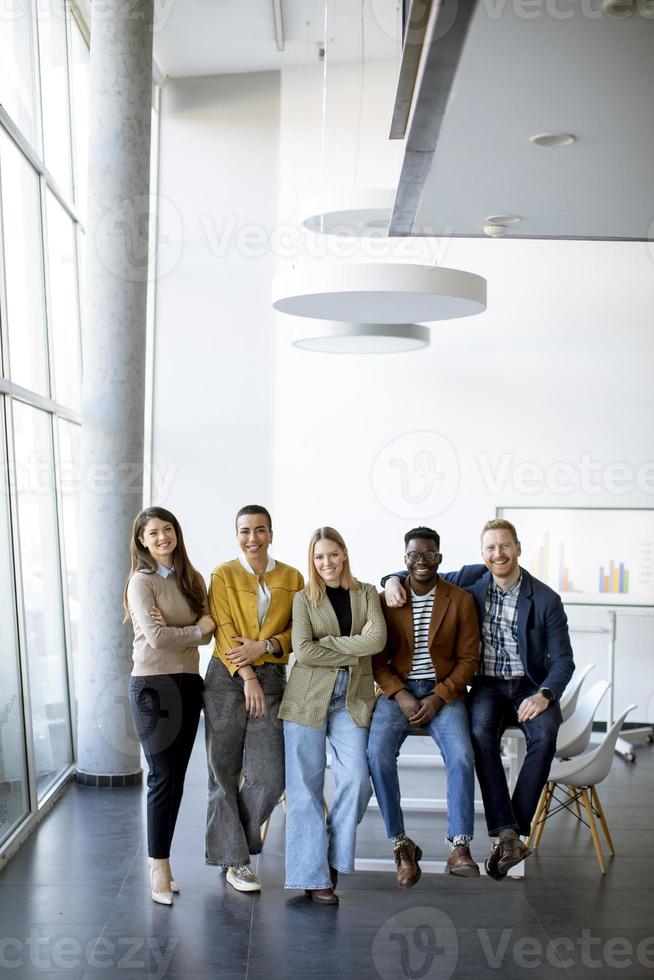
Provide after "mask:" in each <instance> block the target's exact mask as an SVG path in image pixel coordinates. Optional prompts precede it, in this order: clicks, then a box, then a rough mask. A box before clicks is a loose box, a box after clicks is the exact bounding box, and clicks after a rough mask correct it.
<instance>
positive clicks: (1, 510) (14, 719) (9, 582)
mask: <svg viewBox="0 0 654 980" xmlns="http://www.w3.org/2000/svg"><path fill="white" fill-rule="evenodd" d="M0 433H1V434H2V437H3V438H2V440H1V444H0V463H1V465H0V595H1V596H2V616H0V672H1V674H2V684H1V685H0V844H2V842H3V841H5V840H6V839H7V837H9V835H10V834H11V833H12V831H13V830H14V829H15V828H16V826H17V825H18V824H19V823H20V822H21V820H23V818H24V817H25V816H27V813H28V811H29V796H28V791H27V764H26V756H25V728H24V724H23V699H22V690H21V682H20V671H19V666H18V642H17V636H16V594H15V591H14V575H13V565H12V561H11V556H12V549H11V534H10V529H9V513H8V510H9V508H8V506H7V502H8V481H7V460H6V456H5V452H4V399H0Z"/></svg>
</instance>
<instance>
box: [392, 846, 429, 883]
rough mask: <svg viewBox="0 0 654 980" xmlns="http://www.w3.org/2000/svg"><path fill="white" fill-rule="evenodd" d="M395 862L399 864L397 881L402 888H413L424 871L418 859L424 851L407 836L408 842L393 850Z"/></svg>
mask: <svg viewBox="0 0 654 980" xmlns="http://www.w3.org/2000/svg"><path fill="white" fill-rule="evenodd" d="M393 856H394V857H395V864H396V866H397V883H398V886H399V887H400V888H412V887H413V886H414V885H415V884H416V882H417V881H418V879H419V878H420V875H421V874H422V871H421V870H420V865H419V864H418V861H419V860H420V858H421V857H422V851H421V850H420V848H419V847H418V845H417V844H414V842H413V841H412V840H409V838H408V837H407V840H406V844H400V846H399V847H396V848H395V850H394V851H393Z"/></svg>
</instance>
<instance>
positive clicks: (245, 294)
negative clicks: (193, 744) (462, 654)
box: [154, 63, 654, 719]
mask: <svg viewBox="0 0 654 980" xmlns="http://www.w3.org/2000/svg"><path fill="white" fill-rule="evenodd" d="M331 71H332V76H331V78H332V82H334V87H333V89H330V93H332V96H333V97H332V101H331V102H330V104H329V105H328V115H327V126H326V135H327V141H326V143H327V152H326V154H325V156H324V162H323V156H322V152H321V128H322V127H321V87H322V77H321V71H320V67H319V66H316V67H315V68H302V69H290V70H288V71H284V72H282V74H281V86H280V76H279V75H277V74H274V73H268V74H260V75H238V76H223V77H221V78H211V79H194V80H192V81H191V80H185V81H183V82H172V83H168V85H167V86H166V89H165V90H164V101H163V106H162V145H161V193H162V195H163V196H164V197H165V198H167V199H169V200H171V201H172V202H173V204H174V205H175V207H176V209H177V211H178V212H179V214H180V216H181V223H182V225H183V235H184V247H183V249H182V250H181V257H180V258H179V261H178V262H177V264H176V265H175V266H174V268H173V269H172V271H171V272H169V273H168V274H166V275H165V276H164V277H163V278H162V279H161V280H160V282H159V284H158V311H157V337H156V359H155V427H154V428H155V454H154V462H155V465H156V466H157V468H158V471H159V473H162V472H163V474H164V476H165V475H166V467H167V466H168V465H169V464H172V465H173V467H175V468H174V471H173V477H174V479H173V482H172V485H171V486H170V487H169V488H167V489H166V491H165V493H164V494H163V495H162V497H161V498H160V502H162V503H165V504H167V505H168V506H170V507H171V508H172V509H174V510H176V511H177V512H178V514H179V516H180V519H181V520H182V522H183V525H184V528H185V531H186V534H187V537H188V539H189V548H190V552H191V555H192V557H193V560H194V561H195V562H196V563H197V564H198V566H199V567H200V568H201V569H202V570H203V571H204V572H205V573H206V572H208V571H209V570H210V569H211V568H212V567H213V565H215V564H216V562H218V561H222V560H225V559H226V558H228V557H229V556H230V555H231V554H232V553H233V551H234V545H233V537H232V526H231V521H232V517H233V514H234V512H235V510H236V509H237V508H238V506H240V505H241V504H242V503H244V502H248V501H250V500H259V501H260V502H262V503H264V504H270V505H271V509H272V511H273V517H274V523H275V535H276V538H275V546H276V547H275V553H276V554H277V555H278V556H279V557H280V558H282V559H283V560H285V561H289V562H291V563H294V564H296V565H298V567H300V568H301V569H302V570H303V571H304V570H305V562H306V557H305V549H306V542H307V540H308V537H309V535H310V533H311V531H312V530H313V529H314V528H315V527H316V526H317V525H318V524H324V523H330V524H333V525H335V526H336V527H337V528H339V529H340V530H341V531H342V532H343V533H344V535H345V537H346V539H347V540H348V542H349V546H350V551H351V555H352V560H353V567H354V569H355V572H356V573H357V574H358V575H360V576H361V577H362V578H364V579H367V580H368V581H373V582H376V581H377V580H378V578H379V576H380V575H381V574H382V573H383V572H384V571H386V570H388V569H389V568H391V567H394V566H395V567H397V566H398V565H400V564H401V556H402V544H403V543H402V536H403V533H404V531H405V530H406V529H407V528H408V527H410V526H412V525H413V524H415V523H421V522H423V521H427V522H429V523H430V524H432V526H435V527H436V528H437V529H438V530H439V531H440V532H441V535H442V539H443V547H442V550H443V552H444V555H445V567H447V568H452V567H457V566H458V565H459V564H461V563H463V562H469V561H474V560H476V558H477V554H478V529H479V527H480V526H481V524H482V523H483V521H484V520H485V519H487V517H489V516H492V515H493V514H494V513H495V509H496V507H498V506H503V505H504V506H508V505H513V506H534V505H546V506H550V505H557V506H562V505H563V506H565V505H573V506H594V507H597V506H607V507H615V506H619V507H638V506H640V507H649V506H653V500H652V496H653V495H652V493H649V492H645V491H638V490H637V489H632V490H630V491H629V492H628V493H620V494H618V493H615V492H613V490H612V489H611V487H610V482H608V483H607V487H608V488H607V487H604V488H601V489H600V492H599V493H597V494H595V493H590V492H589V491H588V489H587V488H585V484H584V483H583V481H582V480H581V478H579V480H578V481H577V483H576V485H575V486H574V487H573V491H572V492H571V493H566V494H559V493H556V492H554V490H553V489H551V488H548V486H547V485H546V483H545V480H544V478H545V477H546V476H547V475H548V474H549V475H551V473H552V472H553V471H552V470H551V466H552V464H554V463H556V462H560V461H567V462H569V463H572V464H573V465H574V466H577V465H578V464H579V463H580V462H581V461H582V459H583V457H584V456H585V455H587V456H590V457H591V458H592V460H593V461H598V462H599V463H600V464H601V466H600V473H601V475H603V476H604V477H605V478H606V479H607V481H608V480H609V476H608V475H609V474H610V470H609V469H608V468H609V467H610V465H611V464H612V463H615V462H625V463H627V464H629V465H630V466H631V467H632V468H633V469H634V470H635V469H637V468H638V466H640V465H641V464H642V463H644V462H648V461H651V460H652V458H653V453H652V447H651V439H650V438H649V435H650V432H651V427H652V426H651V423H652V420H653V418H654V393H653V391H652V385H651V364H652V359H653V355H654V336H653V332H652V329H651V323H652V314H653V311H654V277H653V276H652V272H653V271H654V265H653V257H652V255H651V254H650V252H649V251H648V249H647V247H646V246H644V245H635V244H612V243H579V242H519V241H510V240H504V241H490V240H483V241H478V240H475V241H470V240H468V241H466V240H457V239H449V240H447V239H443V240H442V241H440V242H439V241H435V240H433V239H431V240H405V241H401V242H396V243H393V244H392V245H389V246H388V251H387V256H388V257H389V258H393V256H395V258H396V259H397V260H398V261H418V262H420V261H428V262H432V261H433V260H434V257H435V256H436V255H437V256H438V258H439V261H440V262H441V263H442V264H445V265H452V266H454V267H460V268H462V269H467V270H469V271H471V272H477V273H480V274H482V275H484V276H486V277H487V279H488V283H489V290H488V310H487V312H486V313H485V314H483V315H482V316H480V317H475V318H471V319H466V320H459V321H453V322H450V323H443V324H440V325H439V324H437V325H435V326H434V327H433V328H432V331H433V332H432V345H431V347H430V348H429V349H428V350H427V351H424V352H420V353H416V354H407V355H400V356H396V357H383V356H382V357H380V356H378V357H368V358H365V359H364V358H354V357H353V358H347V357H342V356H333V355H332V356H326V355H317V354H309V353H305V352H300V351H298V350H296V349H295V348H292V347H291V346H290V345H289V343H288V338H289V334H290V330H291V328H292V326H293V324H292V323H291V320H292V318H286V317H283V316H280V315H275V314H273V312H272V310H271V308H270V292H271V280H272V276H273V274H274V272H275V271H276V270H278V269H281V268H284V267H285V264H286V263H288V262H293V263H298V262H302V261H307V260H310V261H314V262H316V261H317V262H320V261H321V260H322V259H321V254H322V255H323V256H324V257H328V256H329V254H332V253H333V250H334V246H333V243H332V244H329V243H326V242H324V241H322V242H321V241H320V240H319V239H316V238H315V237H314V236H311V235H309V234H308V233H306V234H304V233H301V232H299V231H297V228H298V223H299V218H300V216H301V213H302V210H303V207H302V205H303V202H304V201H305V200H306V199H307V198H310V197H312V196H314V195H316V194H319V193H320V192H321V191H323V190H325V191H329V190H330V189H333V188H334V187H339V188H341V189H347V187H348V186H352V185H353V184H354V183H356V184H357V186H358V187H359V188H368V187H379V186H392V184H393V182H394V181H396V179H397V170H398V160H399V157H398V147H397V146H393V145H391V144H389V143H388V142H387V141H386V137H385V134H386V131H387V122H388V116H389V112H390V109H389V107H390V105H391V103H392V79H393V72H394V66H393V65H390V64H384V63H379V64H377V65H373V66H370V68H369V69H367V74H366V78H365V85H364V91H363V101H362V104H361V105H362V109H361V113H360V112H359V101H358V98H359V96H358V93H359V88H358V82H359V77H358V74H357V72H356V71H355V70H354V69H352V68H348V67H347V66H332V69H331ZM360 114H361V117H362V118H363V119H364V122H365V127H364V136H363V138H362V140H361V143H360V144H359V142H358V141H357V140H356V139H355V138H354V137H353V136H352V135H351V134H352V133H353V132H354V129H355V127H356V124H357V122H358V118H359V115H360ZM339 133H342V134H343V135H342V137H339ZM357 158H358V164H357ZM289 228H290V229H291V230H293V229H295V233H294V234H291V235H290V237H286V238H284V240H283V241H284V247H282V246H281V244H280V242H281V239H280V238H279V237H278V233H279V232H280V230H284V232H285V233H286V232H288V230H289ZM275 229H276V230H275ZM289 242H290V246H289ZM341 244H342V243H341ZM356 248H357V246H356V245H355V249H356ZM321 249H322V252H321ZM362 258H364V259H367V260H369V257H366V256H362ZM421 449H427V450H429V451H430V452H431V453H432V455H433V456H434V457H435V458H436V459H437V460H438V462H439V467H438V468H439V473H440V474H441V475H442V479H433V478H432V477H431V476H430V475H429V474H427V475H426V477H425V476H422V477H421V475H420V473H419V472H418V471H417V470H416V454H417V453H419V452H420V450H421ZM393 460H395V462H394V463H393ZM525 463H535V464H536V465H537V466H539V467H540V468H541V469H542V471H543V480H542V481H541V486H537V488H536V492H528V490H529V486H528V485H527V483H526V482H525V477H526V476H528V475H529V474H527V473H526V472H525V471H524V468H523V470H521V469H520V467H521V465H522V464H525ZM402 470H404V477H405V484H404V486H403V485H402ZM537 483H538V481H537ZM421 496H423V497H424V501H423V502H422V503H419V502H412V501H417V500H419V499H420V498H421ZM569 614H570V620H571V623H572V625H573V626H579V627H582V626H591V627H594V626H601V625H603V624H604V623H605V622H606V613H605V611H604V610H596V609H590V610H588V609H587V610H582V609H580V608H578V607H577V608H574V609H571V610H569ZM573 639H574V645H575V651H576V656H577V660H578V662H580V663H582V664H583V663H585V662H586V661H587V660H590V659H592V660H594V661H595V663H597V664H598V670H597V671H596V676H600V675H601V674H605V672H606V671H605V661H606V638H605V637H604V636H602V635H600V634H584V633H575V634H574V635H573ZM618 640H619V642H618V660H619V671H618V677H617V683H616V692H615V701H616V706H618V707H619V706H622V705H623V704H625V703H627V702H628V701H631V700H633V701H636V702H638V703H639V704H640V706H641V707H640V709H639V711H638V712H636V716H637V717H638V718H639V719H644V718H646V717H650V718H654V658H653V657H652V656H651V653H652V647H653V646H654V619H653V618H645V617H643V616H641V615H638V616H631V615H630V617H629V618H628V619H627V618H625V619H624V621H622V620H621V626H620V628H619V634H618Z"/></svg>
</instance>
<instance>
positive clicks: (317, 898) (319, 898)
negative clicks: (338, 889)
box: [304, 888, 338, 905]
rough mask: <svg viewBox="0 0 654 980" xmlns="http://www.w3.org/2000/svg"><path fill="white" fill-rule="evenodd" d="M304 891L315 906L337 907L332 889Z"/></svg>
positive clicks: (335, 896) (336, 896) (336, 898)
mask: <svg viewBox="0 0 654 980" xmlns="http://www.w3.org/2000/svg"><path fill="white" fill-rule="evenodd" d="M304 891H305V893H306V894H307V895H308V896H309V898H310V899H311V901H312V902H315V903H316V905H338V895H336V894H335V893H334V889H333V888H305V889H304Z"/></svg>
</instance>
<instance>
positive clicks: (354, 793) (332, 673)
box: [279, 527, 386, 905]
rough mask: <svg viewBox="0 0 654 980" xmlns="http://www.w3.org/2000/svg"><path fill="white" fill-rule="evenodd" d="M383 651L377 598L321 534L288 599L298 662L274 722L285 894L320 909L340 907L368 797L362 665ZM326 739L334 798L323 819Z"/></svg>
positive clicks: (368, 695)
mask: <svg viewBox="0 0 654 980" xmlns="http://www.w3.org/2000/svg"><path fill="white" fill-rule="evenodd" d="M385 643H386V623H385V621H384V616H383V614H382V610H381V605H380V602H379V596H378V595H377V590H376V589H375V587H374V586H373V585H367V584H366V583H365V582H359V581H357V579H355V578H354V576H353V575H352V572H351V571H350V560H349V558H348V553H347V548H346V547H345V541H344V540H343V538H342V536H341V535H340V534H339V533H338V531H336V530H334V528H333V527H319V528H318V529H317V530H316V531H314V533H313V534H312V536H311V540H310V542H309V583H308V585H307V586H306V588H305V589H303V590H302V592H298V593H297V595H296V596H295V598H294V600H293V653H294V654H295V657H296V661H297V662H296V663H295V664H294V665H293V669H292V671H291V676H290V677H289V680H288V684H287V687H286V693H285V694H284V699H283V701H282V705H281V708H280V710H279V717H280V718H283V719H284V740H285V744H286V888H304V889H305V891H306V893H307V895H308V896H309V897H310V898H311V900H312V901H314V902H317V903H319V904H321V905H337V904H338V898H337V896H336V894H335V893H334V888H335V886H336V880H337V877H338V872H339V871H343V872H346V873H348V872H351V871H354V850H355V845H356V831H357V825H358V824H359V822H360V821H361V819H362V818H363V815H364V813H365V811H366V807H367V805H368V801H369V799H370V795H371V793H372V788H371V786H370V775H369V771H368V760H367V757H366V748H367V744H368V728H369V726H370V716H371V714H372V708H373V705H374V703H375V693H374V684H373V677H372V666H371V659H370V658H371V656H372V654H375V653H379V651H380V650H383V649H384V645H385ZM328 741H329V744H330V748H331V755H332V763H331V770H332V776H333V777H334V784H335V794H334V799H333V802H332V805H331V810H330V813H329V816H328V817H327V820H326V821H325V817H324V813H323V806H324V804H323V792H324V778H325V764H326V750H327V742H328Z"/></svg>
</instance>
